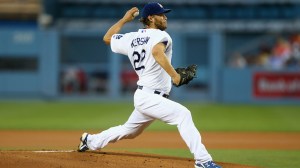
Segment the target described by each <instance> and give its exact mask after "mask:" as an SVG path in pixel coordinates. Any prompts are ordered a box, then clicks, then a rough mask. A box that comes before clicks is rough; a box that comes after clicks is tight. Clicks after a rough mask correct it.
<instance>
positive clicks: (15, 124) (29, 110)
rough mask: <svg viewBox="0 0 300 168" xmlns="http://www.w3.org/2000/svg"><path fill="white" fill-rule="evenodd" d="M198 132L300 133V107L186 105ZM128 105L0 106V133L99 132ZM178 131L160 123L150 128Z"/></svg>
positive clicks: (125, 114)
mask: <svg viewBox="0 0 300 168" xmlns="http://www.w3.org/2000/svg"><path fill="white" fill-rule="evenodd" d="M185 106H186V107H187V108H188V109H190V111H191V112H192V115H193V120H194V123H195V125H196V126H197V128H199V129H200V130H201V131H285V132H297V131H300V124H299V118H300V106H287V105H286V106H280V105H220V104H196V103H195V104H185ZM132 110H133V105H132V103H131V102H129V103H62V102H60V103H55V102H19V103H15V102H0V129H33V130H45V129H49V130H53V129H55V130H58V129H62V130H82V129H84V130H86V129H89V130H99V129H100V130H101V129H107V128H109V127H112V126H115V125H120V124H123V123H124V122H125V121H126V120H127V118H128V117H129V115H130V114H131V112H132ZM149 129H150V130H155V131H164V130H174V131H175V130H177V128H176V127H175V126H168V125H166V124H164V123H162V122H158V121H157V122H155V123H154V124H152V125H151V126H150V128H149Z"/></svg>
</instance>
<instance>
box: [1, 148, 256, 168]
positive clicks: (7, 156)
mask: <svg viewBox="0 0 300 168" xmlns="http://www.w3.org/2000/svg"><path fill="white" fill-rule="evenodd" d="M0 158H1V162H0V167H5V168H32V167H41V168H70V167H76V168H90V167H101V168H116V167H122V168H142V167H147V168H160V167H161V168H192V167H193V164H194V161H193V160H191V159H185V158H178V157H166V156H160V155H149V154H140V153H127V152H120V153H115V152H103V151H102V152H84V153H79V152H76V151H0ZM219 164H220V165H222V166H223V168H254V167H251V166H243V165H237V164H229V163H220V162H219Z"/></svg>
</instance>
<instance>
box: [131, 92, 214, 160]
mask: <svg viewBox="0 0 300 168" xmlns="http://www.w3.org/2000/svg"><path fill="white" fill-rule="evenodd" d="M136 95H137V96H139V97H140V100H141V101H140V102H138V103H136V104H135V107H136V108H137V109H138V110H139V111H140V112H141V113H143V114H145V115H148V116H151V117H153V118H155V119H159V120H161V121H164V122H165V123H167V124H170V125H177V127H178V130H179V132H180V135H181V137H182V138H183V140H184V141H185V143H186V144H187V146H188V147H189V149H190V151H191V153H193V154H194V158H195V160H199V161H201V162H205V161H209V160H212V158H211V156H210V154H209V153H208V152H207V150H206V148H205V146H204V145H203V144H202V142H201V136H200V133H199V131H198V130H197V128H196V127H195V125H194V122H193V120H192V116H191V113H190V111H189V110H188V109H187V108H185V107H184V106H182V105H181V104H179V103H176V102H174V101H171V100H169V99H165V98H163V97H161V96H158V95H155V94H148V93H142V91H139V92H138V91H137V92H136Z"/></svg>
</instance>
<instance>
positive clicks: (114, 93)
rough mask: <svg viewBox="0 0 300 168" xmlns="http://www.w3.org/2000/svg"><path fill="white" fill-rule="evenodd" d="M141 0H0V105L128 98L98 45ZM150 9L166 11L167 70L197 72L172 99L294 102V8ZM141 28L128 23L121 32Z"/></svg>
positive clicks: (218, 0) (122, 74) (297, 64)
mask: <svg viewBox="0 0 300 168" xmlns="http://www.w3.org/2000/svg"><path fill="white" fill-rule="evenodd" d="M145 2H147V1H139V0H131V1H127V0H0V97H1V98H26V99H27V98H37V99H45V100H47V99H74V98H75V99H76V98H80V99H105V100H107V99H108V100H119V99H125V100H127V99H128V100H131V99H132V92H133V91H134V90H135V89H136V80H137V77H136V75H135V73H134V71H133V70H132V68H131V65H130V63H129V61H128V59H127V58H126V57H122V56H118V55H116V54H113V53H112V52H111V51H110V48H109V47H108V46H106V45H105V44H104V43H103V42H102V37H103V35H104V33H105V32H106V30H107V29H108V28H109V27H110V26H111V25H112V24H113V23H114V22H115V21H117V20H118V19H119V18H121V17H122V16H123V14H124V13H125V12H126V10H127V9H129V8H130V7H132V6H137V7H138V8H139V9H142V7H143V5H144V4H145ZM158 2H161V3H162V4H163V5H164V6H165V7H166V8H171V9H173V11H172V12H171V13H169V14H168V15H167V16H168V22H169V25H168V30H167V31H168V32H169V33H170V35H171V37H172V38H173V42H174V45H173V51H174V52H173V53H174V55H173V64H174V66H175V67H177V66H186V65H188V64H191V63H195V64H198V65H199V70H198V78H197V79H196V80H195V81H193V82H192V83H191V85H189V86H186V87H183V88H180V89H173V92H172V97H173V98H174V99H177V100H178V99H181V100H194V101H206V102H207V101H208V102H221V103H223V102H224V103H276V104H277V103H283V104H286V103H293V104H296V103H299V98H300V73H299V69H300V61H299V60H300V32H299V30H300V1H299V0H185V1H182V0H164V1H161V0H158ZM141 26H142V25H141V24H140V23H139V22H138V21H137V19H136V21H134V22H132V23H130V24H128V25H126V27H125V29H124V30H123V32H127V31H135V30H136V29H138V28H140V27H141ZM183 93H184V94H183Z"/></svg>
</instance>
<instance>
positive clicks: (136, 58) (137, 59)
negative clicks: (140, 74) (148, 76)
mask: <svg viewBox="0 0 300 168" xmlns="http://www.w3.org/2000/svg"><path fill="white" fill-rule="evenodd" d="M132 56H133V65H134V69H135V70H136V71H139V70H141V69H145V66H144V65H141V63H142V62H143V60H144V59H145V57H146V51H145V50H144V49H143V50H142V52H141V53H139V52H137V51H134V52H133V54H132Z"/></svg>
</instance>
